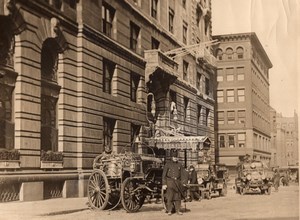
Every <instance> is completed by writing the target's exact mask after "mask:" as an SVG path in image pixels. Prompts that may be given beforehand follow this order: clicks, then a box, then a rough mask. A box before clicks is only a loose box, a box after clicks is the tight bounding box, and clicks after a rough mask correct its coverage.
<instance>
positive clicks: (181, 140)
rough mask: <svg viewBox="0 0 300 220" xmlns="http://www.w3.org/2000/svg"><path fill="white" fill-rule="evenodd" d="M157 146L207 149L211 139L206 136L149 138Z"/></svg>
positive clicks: (197, 149) (194, 149) (195, 149)
mask: <svg viewBox="0 0 300 220" xmlns="http://www.w3.org/2000/svg"><path fill="white" fill-rule="evenodd" d="M151 142H152V145H154V146H155V147H157V148H163V149H165V150H167V149H176V150H193V151H199V150H202V149H206V150H208V149H209V148H210V145H211V141H210V139H209V138H208V137H206V136H160V137H155V138H151V139H149V143H151Z"/></svg>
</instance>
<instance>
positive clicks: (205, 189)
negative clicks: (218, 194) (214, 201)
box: [195, 164, 213, 199]
mask: <svg viewBox="0 0 300 220" xmlns="http://www.w3.org/2000/svg"><path fill="white" fill-rule="evenodd" d="M195 170H196V172H197V177H198V184H199V193H200V196H201V198H202V199H205V198H206V199H211V194H212V190H213V168H212V166H210V165H209V164H198V165H197V166H196V167H195Z"/></svg>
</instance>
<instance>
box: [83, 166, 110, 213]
mask: <svg viewBox="0 0 300 220" xmlns="http://www.w3.org/2000/svg"><path fill="white" fill-rule="evenodd" d="M108 189H109V185H108V181H107V178H106V175H105V173H104V172H103V171H102V170H96V171H94V172H93V173H92V174H91V176H90V178H89V181H88V200H89V205H90V206H91V208H93V209H100V210H103V209H105V208H106V206H107V203H108V199H109V192H108Z"/></svg>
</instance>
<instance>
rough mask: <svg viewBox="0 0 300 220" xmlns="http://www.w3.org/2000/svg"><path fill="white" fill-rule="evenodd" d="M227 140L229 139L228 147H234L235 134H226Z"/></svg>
mask: <svg viewBox="0 0 300 220" xmlns="http://www.w3.org/2000/svg"><path fill="white" fill-rule="evenodd" d="M228 140H229V147H230V148H235V135H234V134H229V135H228Z"/></svg>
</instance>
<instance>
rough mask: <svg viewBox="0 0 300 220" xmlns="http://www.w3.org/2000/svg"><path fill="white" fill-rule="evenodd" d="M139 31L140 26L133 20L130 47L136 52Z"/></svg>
mask: <svg viewBox="0 0 300 220" xmlns="http://www.w3.org/2000/svg"><path fill="white" fill-rule="evenodd" d="M139 33H140V28H139V26H137V25H136V24H134V23H133V22H130V49H131V50H133V51H134V52H137V48H138V38H139Z"/></svg>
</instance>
